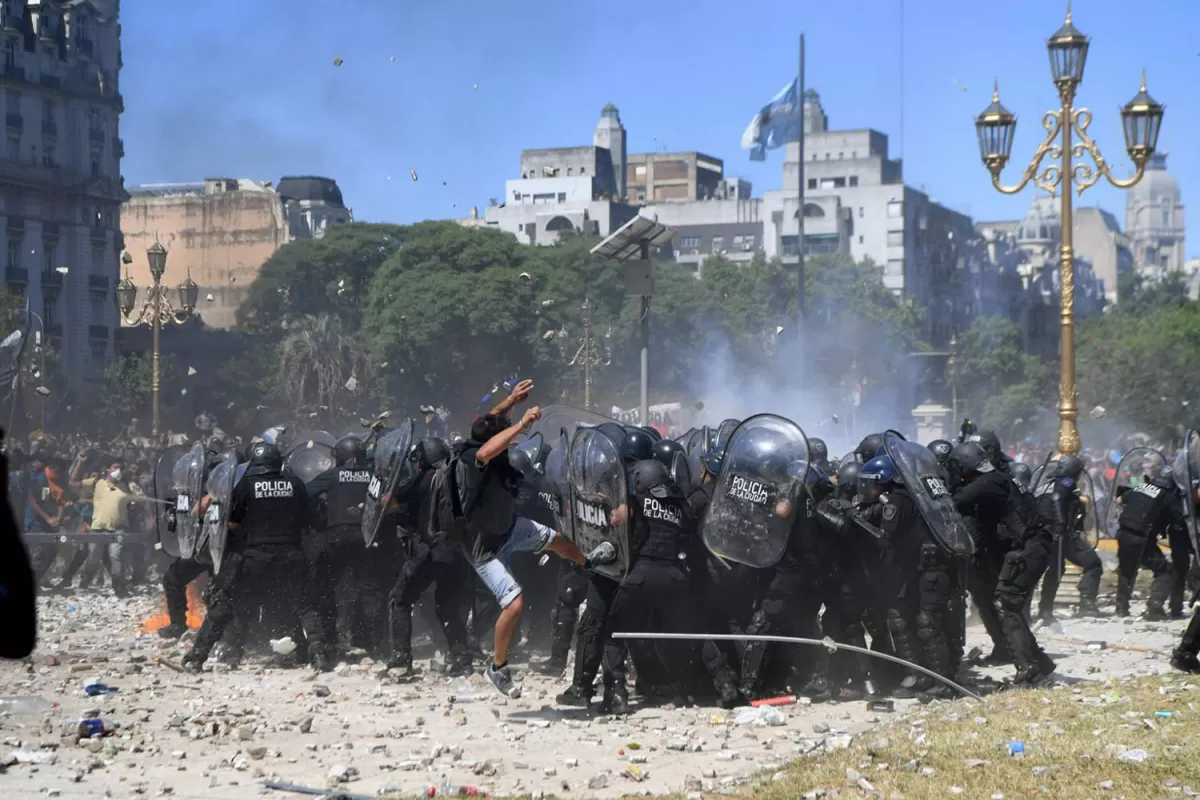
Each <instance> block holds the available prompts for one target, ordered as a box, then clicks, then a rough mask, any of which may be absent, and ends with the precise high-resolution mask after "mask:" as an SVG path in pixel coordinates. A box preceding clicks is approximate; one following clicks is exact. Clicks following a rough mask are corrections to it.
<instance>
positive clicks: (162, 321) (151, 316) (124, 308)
mask: <svg viewBox="0 0 1200 800" xmlns="http://www.w3.org/2000/svg"><path fill="white" fill-rule="evenodd" d="M146 261H147V262H148V263H149V265H150V277H151V278H153V280H154V283H153V284H152V285H151V286H150V289H149V294H148V296H147V297H146V302H145V303H144V304H143V305H142V307H141V309H140V310H139V311H138V312H137V313H136V314H134V313H133V312H134V308H135V307H136V306H137V296H138V287H137V286H136V285H135V284H134V282H133V281H132V280H130V278H129V273H128V267H129V265H130V264H132V263H133V256H131V255H129V253H125V254H123V255H122V256H121V263H123V264H124V265H125V267H126V273H125V278H124V280H122V281H121V282H120V283H118V284H117V290H116V299H117V309H118V310H119V311H120V312H121V317H122V318H124V320H125V322H126V323H127V324H129V325H130V326H138V325H149V326H150V327H151V329H152V330H153V331H154V336H153V345H152V348H151V351H150V363H151V378H150V391H151V394H152V396H153V406H154V414H153V430H154V436H156V437H157V436H158V405H159V403H158V395H159V366H158V365H159V333H160V332H161V331H162V326H163V325H182V324H183V323H185V322H187V321H188V320H189V319H190V318H191V316H192V311H193V310H194V309H195V308H196V301H197V299H199V296H200V287H199V286H197V285H196V282H195V281H193V280H192V274H191V270H188V276H187V280H185V281H184V282H183V283H182V284H180V286H179V289H178V291H179V309H180V310H178V311H176V309H175V307H174V306H173V305H172V304H171V301H170V299H169V298H168V297H167V289H166V287H164V286H163V285H162V277H163V274H164V273H165V272H166V271H167V249H166V248H165V247H163V246H162V245H161V244H159V243H158V242H157V241H155V242H154V244H152V245H150V248H149V249H148V250H146ZM130 315H133V316H130Z"/></svg>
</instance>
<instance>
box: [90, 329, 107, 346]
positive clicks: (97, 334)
mask: <svg viewBox="0 0 1200 800" xmlns="http://www.w3.org/2000/svg"><path fill="white" fill-rule="evenodd" d="M88 338H89V339H103V340H104V341H106V342H107V341H108V326H107V325H88Z"/></svg>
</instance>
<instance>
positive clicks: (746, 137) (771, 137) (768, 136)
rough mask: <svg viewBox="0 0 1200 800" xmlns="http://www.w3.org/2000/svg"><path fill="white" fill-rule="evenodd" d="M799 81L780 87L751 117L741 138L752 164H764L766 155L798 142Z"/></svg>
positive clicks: (793, 80) (795, 79)
mask: <svg viewBox="0 0 1200 800" xmlns="http://www.w3.org/2000/svg"><path fill="white" fill-rule="evenodd" d="M800 119H801V117H800V79H799V78H798V77H797V78H793V79H792V82H791V83H789V84H788V85H787V86H785V87H783V89H781V90H780V91H779V94H777V95H775V96H774V97H772V98H771V102H769V103H767V104H766V105H765V106H763V107H762V110H761V111H759V112H758V113H757V114H755V115H754V119H752V120H750V124H749V125H747V126H746V132H745V133H743V134H742V149H743V150H749V151H750V160H751V161H763V160H765V159H766V157H767V156H766V152H767V151H768V150H774V149H775V148H777V147H783V145H784V144H786V143H787V142H793V141H796V140H798V139H799V138H800Z"/></svg>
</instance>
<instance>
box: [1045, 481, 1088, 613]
mask: <svg viewBox="0 0 1200 800" xmlns="http://www.w3.org/2000/svg"><path fill="white" fill-rule="evenodd" d="M1034 499H1035V500H1036V501H1037V509H1038V516H1040V517H1041V520H1042V523H1043V524H1044V525H1046V527H1047V528H1049V530H1050V534H1051V536H1052V537H1053V541H1054V550H1053V552H1052V553H1051V557H1050V564H1049V565H1048V566H1047V568H1046V571H1045V574H1044V575H1043V579H1042V595H1041V600H1040V601H1039V603H1038V613H1039V615H1040V616H1041V617H1042V619H1044V620H1049V619H1053V618H1054V596H1055V595H1056V594H1057V593H1058V583H1059V581H1060V580H1061V579H1062V572H1063V566H1064V561H1070V562H1071V563H1072V564H1075V565H1076V566H1078V567H1081V568H1082V569H1083V577H1081V578H1080V579H1079V612H1080V613H1081V614H1084V615H1095V614H1098V613H1099V608H1098V607H1097V605H1096V597H1097V595H1099V593H1100V578H1101V576H1102V575H1103V572H1104V565H1103V564H1101V562H1100V556H1099V555H1097V554H1096V551H1095V550H1094V549H1092V546H1091V545H1090V544H1088V543H1087V542H1086V541H1085V540H1084V538H1083V537H1082V536H1081V535H1080V532H1079V524H1080V521H1081V520H1082V519H1083V515H1084V513H1086V511H1085V508H1084V505H1083V501H1081V500H1080V499H1079V493H1078V491H1077V489H1076V483H1075V479H1074V478H1071V477H1069V476H1058V477H1055V478H1050V479H1048V480H1047V481H1046V482H1044V483H1043V484H1042V485H1041V486H1039V487H1038V488H1037V490H1036V492H1035V496H1034Z"/></svg>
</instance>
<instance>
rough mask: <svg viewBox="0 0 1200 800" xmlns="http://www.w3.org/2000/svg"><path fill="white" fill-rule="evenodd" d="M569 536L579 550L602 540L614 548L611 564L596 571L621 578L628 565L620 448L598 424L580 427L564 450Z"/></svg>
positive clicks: (590, 548)
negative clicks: (567, 449)
mask: <svg viewBox="0 0 1200 800" xmlns="http://www.w3.org/2000/svg"><path fill="white" fill-rule="evenodd" d="M567 484H568V486H569V488H570V498H571V502H570V505H571V516H572V531H571V535H572V536H573V537H574V538H573V539H572V541H574V542H575V544H576V545H578V546H579V549H580V550H582V551H583V552H584V553H590V552H592V551H593V550H595V549H596V548H597V547H599V546H600V545H601V544H602V543H604V542H609V543H610V544H612V545H613V547H614V548H616V551H617V557H616V560H615V561H613V562H612V563H611V564H604V565H600V566H597V567H595V570H596V572H599V573H600V574H602V575H607V576H608V577H610V578H613V579H614V580H621V579H622V578H624V577H625V575H626V574H627V573H628V571H629V566H630V550H629V521H630V515H631V510H630V508H629V505H628V503H629V491H628V484H627V478H626V474H625V464H624V461H623V459H622V458H621V450H620V448H619V447H618V446H617V444H616V443H615V442H613V440H612V439H610V438H608V437H607V436H605V435H604V434H603V433H601V432H600V430H599V429H598V428H580V429H579V430H577V431H575V435H574V437H572V439H571V448H570V452H569V453H568V456H567Z"/></svg>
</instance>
